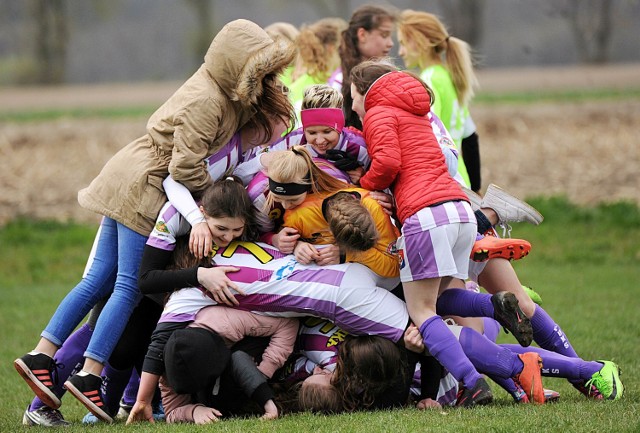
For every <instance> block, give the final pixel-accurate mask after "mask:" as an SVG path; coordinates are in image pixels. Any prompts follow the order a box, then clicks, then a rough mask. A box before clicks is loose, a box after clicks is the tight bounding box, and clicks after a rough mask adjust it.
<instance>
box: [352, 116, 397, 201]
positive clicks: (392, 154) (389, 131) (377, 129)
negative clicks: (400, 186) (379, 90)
mask: <svg viewBox="0 0 640 433" xmlns="http://www.w3.org/2000/svg"><path fill="white" fill-rule="evenodd" d="M397 123H398V122H397V119H396V117H395V115H393V114H392V113H390V112H389V111H388V110H384V109H382V108H377V107H374V108H372V109H371V110H369V111H368V112H367V115H366V116H365V119H364V131H365V139H366V141H367V147H368V149H369V157H370V158H371V166H370V167H369V170H367V172H366V173H365V174H364V176H362V178H360V186H362V187H363V188H365V189H368V190H370V191H382V190H384V189H386V188H389V187H390V186H391V184H392V183H393V182H394V181H395V179H396V176H397V175H398V173H399V172H400V166H401V156H402V153H401V151H400V142H399V138H398V125H397Z"/></svg>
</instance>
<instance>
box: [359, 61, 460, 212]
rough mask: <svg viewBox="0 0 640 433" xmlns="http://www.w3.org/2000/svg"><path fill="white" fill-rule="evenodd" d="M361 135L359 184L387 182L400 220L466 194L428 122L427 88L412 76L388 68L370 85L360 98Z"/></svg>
mask: <svg viewBox="0 0 640 433" xmlns="http://www.w3.org/2000/svg"><path fill="white" fill-rule="evenodd" d="M364 108H365V112H366V114H365V117H364V123H363V127H364V138H365V141H366V143H367V148H368V150H369V156H370V158H371V166H370V167H369V170H368V171H367V172H366V173H365V175H364V176H362V178H361V179H360V185H361V186H362V187H363V188H366V189H369V190H372V191H376V190H384V189H385V188H391V189H392V191H393V195H394V197H395V200H396V207H397V213H398V218H399V219H400V221H401V222H402V223H404V221H405V220H406V219H407V218H408V217H410V216H411V215H413V214H415V213H416V212H418V211H419V210H420V209H422V208H425V207H428V206H433V205H437V204H440V203H443V202H446V201H453V200H466V201H468V198H467V196H466V195H465V194H464V192H462V189H461V188H460V186H459V185H458V183H457V182H456V181H455V180H454V179H453V178H452V177H451V176H450V175H449V172H448V170H447V165H446V162H445V159H444V155H443V154H442V150H441V149H440V145H439V144H438V140H437V139H436V137H435V135H434V133H433V130H432V129H431V124H430V122H429V120H428V119H427V114H428V113H429V110H430V108H431V107H430V98H429V93H428V92H427V90H426V89H425V88H424V87H423V85H422V83H420V82H419V81H418V80H417V79H416V78H414V77H413V76H411V75H409V74H407V73H404V72H400V71H398V72H390V73H388V74H385V75H383V76H382V77H380V78H379V79H378V80H377V81H376V82H374V83H373V85H371V87H370V88H369V91H368V92H367V94H366V95H365V100H364Z"/></svg>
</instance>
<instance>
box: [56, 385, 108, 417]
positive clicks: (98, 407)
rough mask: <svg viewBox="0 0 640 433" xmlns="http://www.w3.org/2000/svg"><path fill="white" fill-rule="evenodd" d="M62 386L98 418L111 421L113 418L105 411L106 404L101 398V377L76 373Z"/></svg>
mask: <svg viewBox="0 0 640 433" xmlns="http://www.w3.org/2000/svg"><path fill="white" fill-rule="evenodd" d="M64 387H65V388H66V389H67V390H68V391H69V392H70V393H71V395H73V396H74V397H75V398H77V399H78V400H79V401H80V403H82V404H83V405H84V406H85V407H86V408H87V409H89V412H91V413H92V414H94V415H95V416H96V417H97V418H98V419H99V420H101V421H106V422H109V423H110V422H113V418H111V415H109V414H108V413H107V412H106V409H107V407H106V405H105V404H104V400H103V399H102V392H101V389H100V388H101V387H102V378H101V377H100V376H96V375H95V374H87V375H85V376H80V374H76V375H74V376H72V377H70V378H69V380H67V381H66V382H65V383H64Z"/></svg>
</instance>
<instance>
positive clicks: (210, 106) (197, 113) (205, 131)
mask: <svg viewBox="0 0 640 433" xmlns="http://www.w3.org/2000/svg"><path fill="white" fill-rule="evenodd" d="M222 115H224V114H223V113H222V109H221V107H220V106H219V104H216V102H215V101H214V100H212V99H211V98H202V99H195V100H193V101H192V102H191V103H190V104H189V105H187V106H185V107H183V108H182V110H180V111H179V112H178V113H176V114H175V116H174V127H175V130H174V132H173V149H172V151H171V161H170V162H169V174H170V175H171V176H172V177H173V179H174V180H175V181H176V182H179V183H181V184H182V185H184V186H185V187H186V188H187V189H188V190H189V191H192V192H196V191H202V190H204V189H205V188H206V187H207V185H209V184H211V182H212V180H211V176H210V175H209V172H208V171H207V164H206V163H205V161H204V160H205V158H207V157H208V156H210V155H211V154H212V153H214V152H215V151H216V150H218V149H210V144H211V143H210V140H211V138H210V137H216V136H218V135H219V134H218V128H219V126H220V120H221V119H220V116H222Z"/></svg>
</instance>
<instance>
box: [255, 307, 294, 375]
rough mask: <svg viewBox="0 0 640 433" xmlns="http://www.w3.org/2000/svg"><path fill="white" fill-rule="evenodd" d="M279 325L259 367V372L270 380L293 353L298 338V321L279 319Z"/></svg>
mask: <svg viewBox="0 0 640 433" xmlns="http://www.w3.org/2000/svg"><path fill="white" fill-rule="evenodd" d="M277 320H278V322H279V324H278V326H277V327H276V328H275V331H274V333H273V335H272V336H271V338H270V339H269V345H268V346H267V348H266V349H265V350H264V352H263V354H262V361H261V362H260V365H258V370H260V371H261V372H262V374H264V375H265V376H267V377H268V378H271V377H272V376H273V373H274V372H275V371H276V370H277V369H278V368H280V367H282V366H283V365H284V363H285V362H286V361H287V358H288V357H289V355H291V353H292V352H293V346H294V344H295V342H296V337H297V336H298V327H299V324H300V321H299V320H298V319H286V318H280V319H277Z"/></svg>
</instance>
